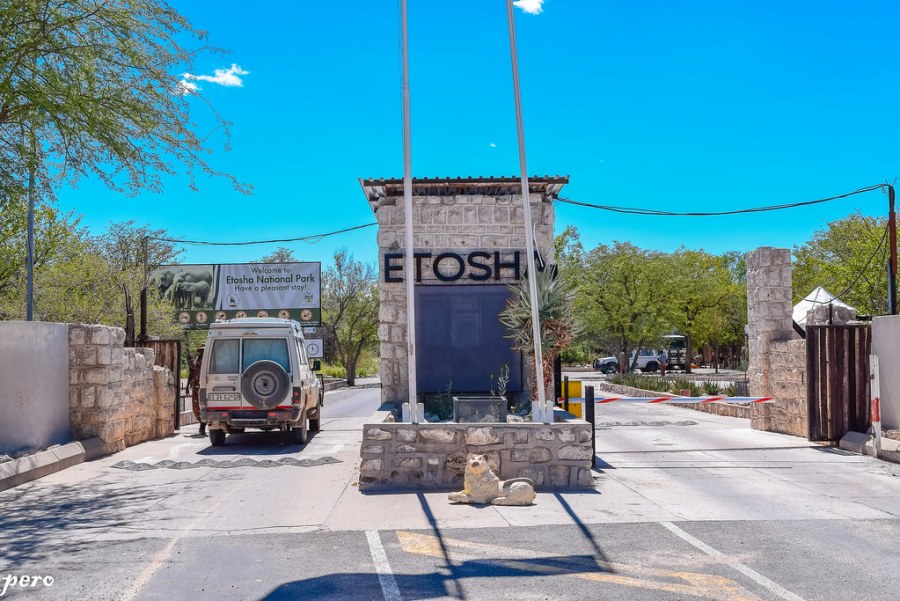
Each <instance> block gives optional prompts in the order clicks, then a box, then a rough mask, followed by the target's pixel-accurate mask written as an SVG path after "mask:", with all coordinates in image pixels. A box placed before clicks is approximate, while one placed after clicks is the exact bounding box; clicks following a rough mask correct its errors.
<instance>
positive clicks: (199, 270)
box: [153, 265, 214, 311]
mask: <svg viewBox="0 0 900 601" xmlns="http://www.w3.org/2000/svg"><path fill="white" fill-rule="evenodd" d="M153 282H154V285H155V286H156V289H157V290H158V291H159V294H160V296H161V297H162V298H164V299H166V300H168V301H170V302H171V303H172V305H173V306H174V308H175V310H177V311H183V310H188V311H194V310H200V309H212V308H213V306H212V305H213V300H214V299H213V294H212V284H213V274H212V266H211V265H184V266H180V265H172V266H168V267H165V268H162V269H160V270H158V271H156V272H154V274H153Z"/></svg>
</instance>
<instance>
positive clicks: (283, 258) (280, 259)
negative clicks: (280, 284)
mask: <svg viewBox="0 0 900 601" xmlns="http://www.w3.org/2000/svg"><path fill="white" fill-rule="evenodd" d="M296 261H297V258H296V257H295V256H294V251H292V250H291V249H289V248H285V247H284V246H279V247H278V248H277V249H276V250H274V251H272V252H271V253H269V254H267V255H266V256H264V257H263V258H262V259H260V260H259V261H252V262H253V263H295V262H296Z"/></svg>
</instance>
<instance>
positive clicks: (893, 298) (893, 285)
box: [888, 185, 897, 315]
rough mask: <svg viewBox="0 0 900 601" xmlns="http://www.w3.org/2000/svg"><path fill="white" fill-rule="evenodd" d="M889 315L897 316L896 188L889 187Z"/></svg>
mask: <svg viewBox="0 0 900 601" xmlns="http://www.w3.org/2000/svg"><path fill="white" fill-rule="evenodd" d="M888 241H889V244H890V249H891V254H890V259H888V313H890V314H891V315H896V314H897V214H896V213H895V212H894V186H890V185H889V186H888Z"/></svg>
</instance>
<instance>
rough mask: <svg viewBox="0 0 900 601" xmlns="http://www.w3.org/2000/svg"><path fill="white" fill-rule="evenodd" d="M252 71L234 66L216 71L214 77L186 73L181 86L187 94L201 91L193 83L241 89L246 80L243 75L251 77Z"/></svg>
mask: <svg viewBox="0 0 900 601" xmlns="http://www.w3.org/2000/svg"><path fill="white" fill-rule="evenodd" d="M249 74H250V71H245V70H243V69H241V67H240V66H239V65H236V64H233V63H232V65H231V67H230V68H228V69H216V70H215V71H213V74H212V75H193V74H192V73H184V74H183V75H182V76H181V82H180V83H181V85H182V87H183V88H185V90H186V92H196V91H197V90H199V89H201V88H200V86H198V85H197V84H195V83H193V82H195V81H208V82H210V83H214V84H218V85H220V86H226V87H229V88H234V87H237V88H241V87H243V86H244V80H243V79H241V78H240V76H241V75H249ZM186 92H185V93H186Z"/></svg>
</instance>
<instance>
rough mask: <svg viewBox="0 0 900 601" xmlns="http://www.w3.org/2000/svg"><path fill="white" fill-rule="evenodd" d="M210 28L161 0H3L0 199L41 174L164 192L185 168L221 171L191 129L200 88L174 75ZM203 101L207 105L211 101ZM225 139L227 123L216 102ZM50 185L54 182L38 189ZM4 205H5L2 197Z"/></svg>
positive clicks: (185, 67)
mask: <svg viewBox="0 0 900 601" xmlns="http://www.w3.org/2000/svg"><path fill="white" fill-rule="evenodd" d="M205 37H206V34H205V32H202V31H200V30H197V29H195V28H194V27H193V26H192V25H191V23H190V22H189V21H188V20H187V19H186V18H185V17H183V16H182V15H180V14H179V13H178V12H177V11H176V10H175V9H174V8H172V7H171V6H169V5H168V4H166V3H165V2H164V1H163V0H69V1H66V2H58V1H54V0H17V1H15V2H4V3H2V5H0V41H2V43H0V203H5V202H7V201H8V200H9V199H15V198H21V197H22V196H23V189H24V182H27V181H28V178H29V174H30V173H32V172H34V173H35V174H36V175H37V179H38V181H39V182H41V183H43V184H45V186H46V185H47V183H48V182H59V181H68V182H73V181H75V180H77V179H79V178H81V177H84V176H92V177H94V178H96V179H98V180H100V181H102V182H104V183H105V184H106V185H107V186H108V187H110V188H111V189H114V190H119V191H124V192H128V193H137V192H138V191H140V190H142V189H149V190H159V189H160V188H161V178H162V176H164V175H172V174H174V173H175V172H176V168H175V164H178V165H182V166H183V167H184V168H186V170H187V175H188V176H189V178H190V183H191V186H192V187H193V186H194V184H195V174H196V172H198V171H199V172H202V173H206V174H209V175H216V176H221V177H224V178H226V179H228V180H230V181H231V182H232V184H233V185H234V186H235V188H236V189H238V190H240V191H247V190H248V188H247V187H246V186H245V185H243V184H241V183H240V182H238V181H237V180H236V179H235V178H234V177H233V176H231V175H228V174H226V173H223V172H221V171H217V170H216V169H214V168H213V167H211V166H210V165H209V164H208V163H207V161H206V159H205V158H204V155H206V154H208V152H209V150H208V149H207V148H206V147H205V146H204V143H205V140H206V139H207V138H208V137H209V133H208V132H201V133H200V134H199V135H198V134H197V133H195V132H194V131H193V128H194V124H193V122H192V120H191V115H190V105H191V104H192V98H194V97H195V96H197V95H196V92H195V91H189V90H188V88H187V87H185V86H184V85H183V84H182V83H180V82H179V77H180V75H179V74H181V73H184V72H185V71H193V60H194V58H195V57H196V56H197V54H198V53H200V52H202V51H205V50H213V51H215V49H212V48H207V47H199V48H188V47H187V46H184V45H182V44H183V43H184V42H190V41H191V40H192V39H193V40H195V41H202V40H204V39H205ZM205 106H209V105H208V103H207V104H206V105H205ZM211 114H212V116H213V118H214V119H215V121H216V126H215V127H216V129H219V128H221V129H223V130H224V132H225V136H226V139H227V135H228V126H229V124H228V122H226V121H225V120H224V119H222V118H221V117H220V116H219V115H218V114H217V113H215V111H212V112H211ZM44 192H45V193H49V187H48V186H47V187H45V190H44ZM0 208H2V207H0Z"/></svg>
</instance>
